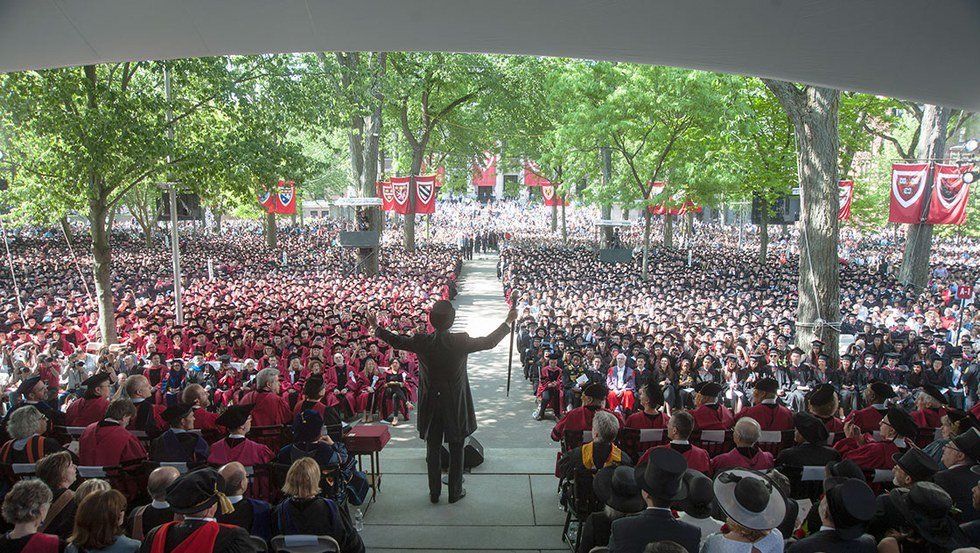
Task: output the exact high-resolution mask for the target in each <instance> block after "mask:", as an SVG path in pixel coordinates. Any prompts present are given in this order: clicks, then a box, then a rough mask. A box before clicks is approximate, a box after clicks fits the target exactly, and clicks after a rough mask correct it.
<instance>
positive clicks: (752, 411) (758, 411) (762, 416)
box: [735, 403, 793, 432]
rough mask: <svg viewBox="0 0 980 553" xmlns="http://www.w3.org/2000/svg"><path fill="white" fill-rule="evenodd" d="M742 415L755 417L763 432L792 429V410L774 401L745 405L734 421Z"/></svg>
mask: <svg viewBox="0 0 980 553" xmlns="http://www.w3.org/2000/svg"><path fill="white" fill-rule="evenodd" d="M742 417H749V418H752V419H755V421H756V422H758V423H759V426H760V427H761V428H762V430H763V431H764V432H768V431H779V432H782V431H783V430H792V429H793V412H792V411H790V410H789V409H787V408H786V407H783V406H782V405H778V404H776V403H760V404H759V405H753V406H752V407H746V408H745V409H742V410H741V411H739V412H738V415H737V416H736V417H735V422H738V421H739V419H741V418H742Z"/></svg>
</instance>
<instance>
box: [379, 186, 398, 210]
mask: <svg viewBox="0 0 980 553" xmlns="http://www.w3.org/2000/svg"><path fill="white" fill-rule="evenodd" d="M377 187H378V197H379V198H381V209H383V210H385V211H392V210H394V209H395V192H394V190H393V189H392V188H391V181H385V182H379V183H377Z"/></svg>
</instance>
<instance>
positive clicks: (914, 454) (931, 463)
mask: <svg viewBox="0 0 980 553" xmlns="http://www.w3.org/2000/svg"><path fill="white" fill-rule="evenodd" d="M892 461H894V462H895V464H896V465H898V466H900V467H902V470H904V471H905V472H906V473H908V475H909V476H911V477H912V478H914V479H915V480H916V481H922V480H931V479H932V476H933V475H934V474H936V473H937V472H939V471H940V470H941V467H940V466H939V463H937V462H936V460H935V459H933V458H932V457H930V456H929V455H927V454H926V453H925V452H923V451H922V450H921V449H919V448H917V447H910V448H908V449H907V450H905V451H904V452H902V453H893V454H892Z"/></svg>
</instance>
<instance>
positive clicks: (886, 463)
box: [834, 435, 905, 470]
mask: <svg viewBox="0 0 980 553" xmlns="http://www.w3.org/2000/svg"><path fill="white" fill-rule="evenodd" d="M864 440H865V442H864V445H858V443H857V440H855V439H854V438H844V439H843V440H840V441H838V442H837V443H836V444H834V449H836V450H837V451H839V452H840V454H841V457H843V458H844V459H850V460H851V461H854V462H855V463H857V466H859V467H861V468H862V469H864V470H875V469H884V470H891V469H893V468H895V461H894V460H892V455H894V454H896V453H900V452H902V451H905V449H904V448H900V447H898V445H896V444H895V442H892V441H881V442H876V441H874V440H872V439H871V436H870V435H865V436H864Z"/></svg>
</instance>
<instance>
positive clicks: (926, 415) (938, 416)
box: [912, 407, 946, 428]
mask: <svg viewBox="0 0 980 553" xmlns="http://www.w3.org/2000/svg"><path fill="white" fill-rule="evenodd" d="M945 415H946V410H945V409H943V408H942V407H927V408H925V409H917V410H915V411H912V420H914V421H915V424H916V425H917V426H918V427H919V428H939V427H940V426H942V425H943V416H945Z"/></svg>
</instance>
